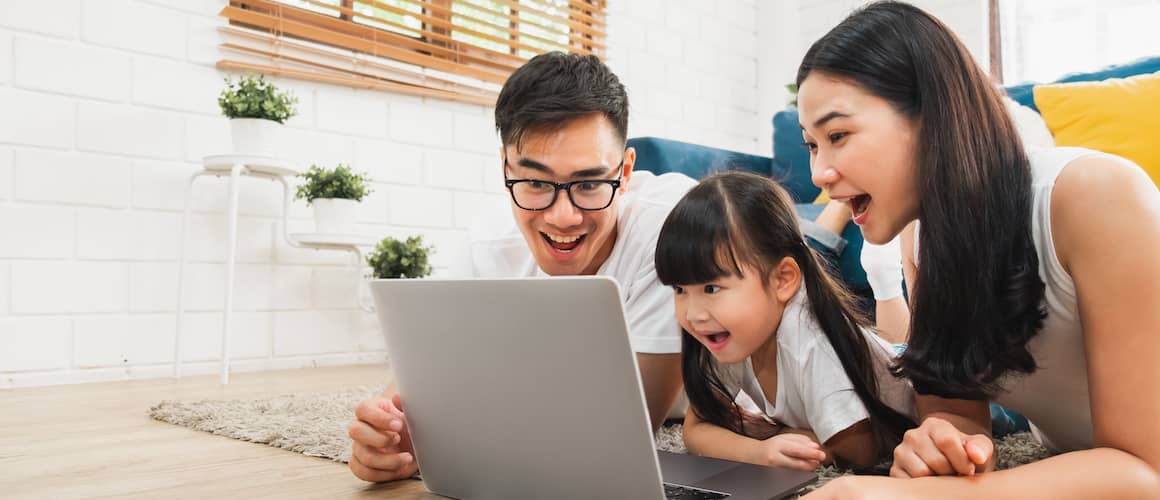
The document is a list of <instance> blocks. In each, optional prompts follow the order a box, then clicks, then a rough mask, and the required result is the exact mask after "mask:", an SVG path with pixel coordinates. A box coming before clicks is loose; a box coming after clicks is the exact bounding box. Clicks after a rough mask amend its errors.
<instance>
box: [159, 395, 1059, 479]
mask: <svg viewBox="0 0 1160 500" xmlns="http://www.w3.org/2000/svg"><path fill="white" fill-rule="evenodd" d="M381 393H382V388H372V387H354V388H350V389H345V390H342V391H338V392H331V393H323V394H308V395H295V394H289V395H284V396H278V397H276V398H271V399H260V400H233V401H212V400H206V401H162V402H161V403H159V404H157V405H156V406H154V407H152V408H150V409H149V416H150V417H152V418H154V419H156V420H160V421H162V422H168V423H171V424H176V425H181V426H185V427H189V428H192V429H196V430H199V431H204V432H210V433H213V434H217V435H219V436H226V437H230V438H234V439H240V440H243V441H250V442H253V443H261V444H267V445H270V446H274V447H277V448H282V449H284V450H290V451H293V452H296V453H302V454H304V455H308V456H312V457H323V458H328V459H331V460H334V461H337V462H346V461H348V460H349V459H350V438H349V437H347V435H346V429H347V424H348V423H349V422H350V419H351V417H352V416H353V415H354V407H355V405H357V404H358V402H359V401H362V400H363V399H366V398H368V397H370V396H372V395H375V394H381ZM656 444H657V449H659V450H665V451H671V452H676V453H684V452H685V451H686V450H685V443H684V441H683V440H682V439H681V426H680V425H679V424H677V425H668V426H665V428H663V429H661V430H660V431H659V432H658V433H657V436H656ZM996 445H997V446H996V447H997V449H998V456H999V461H998V468H999V469H1008V468H1011V467H1014V466H1017V465H1022V464H1026V463H1030V462H1034V461H1036V460H1042V459H1044V458H1047V457H1048V456H1051V454H1050V453H1049V452H1048V451H1047V450H1046V449H1045V448H1044V447H1043V446H1042V445H1040V444H1039V443H1038V442H1036V441H1035V439H1034V438H1032V436H1031V434H1029V433H1019V434H1014V435H1011V436H1007V437H1005V438H1003V439H1001V440H999V442H998V443H996ZM878 470H879V472H885V471H888V470H889V469H888V468H887V467H885V466H880V467H879V468H878ZM849 473H850V471H847V470H841V469H837V468H835V467H832V466H831V467H820V468H818V477H819V478H820V480H819V482H818V484H817V485H815V487H816V486H821V485H822V484H825V482H826V481H828V480H830V479H832V478H835V477H838V476H841V475H845V474H849Z"/></svg>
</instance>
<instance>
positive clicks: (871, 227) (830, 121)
mask: <svg viewBox="0 0 1160 500" xmlns="http://www.w3.org/2000/svg"><path fill="white" fill-rule="evenodd" d="M798 117H799V119H800V120H801V127H802V138H803V139H804V140H805V143H806V146H807V147H808V148H809V149H810V172H811V174H812V176H813V182H814V184H816V185H817V186H818V187H821V188H824V189H826V190H828V191H829V193H830V198H831V199H833V200H838V201H842V202H844V203H848V204H849V205H850V209H851V211H852V212H853V214H854V215H853V220H854V222H855V223H856V224H858V226H859V227H861V228H862V235H863V237H865V238H866V241H869V242H871V243H876V244H885V243H887V242H889V241H890V240H892V239H894V237H895V236H896V235H898V233H900V232H901V231H902V228H904V227H906V225H907V224H908V223H910V221H912V220H914V219H916V218H918V202H919V196H918V180H917V175H916V158H917V149H916V145H917V140H918V134H919V130H918V123H917V120H915V119H912V118H909V117H906V116H903V115H902V114H899V113H898V112H897V111H895V109H894V107H893V106H892V105H891V104H890V103H889V102H888V101H886V100H885V99H883V98H881V97H878V96H875V95H873V94H870V93H868V92H866V91H865V90H863V89H862V88H861V87H859V86H857V85H855V84H853V83H851V82H850V81H849V80H846V79H840V78H836V77H834V76H832V75H830V74H827V73H825V72H820V71H812V72H810V74H809V76H807V77H806V79H805V81H803V82H802V84H801V87H800V90H799V92H798Z"/></svg>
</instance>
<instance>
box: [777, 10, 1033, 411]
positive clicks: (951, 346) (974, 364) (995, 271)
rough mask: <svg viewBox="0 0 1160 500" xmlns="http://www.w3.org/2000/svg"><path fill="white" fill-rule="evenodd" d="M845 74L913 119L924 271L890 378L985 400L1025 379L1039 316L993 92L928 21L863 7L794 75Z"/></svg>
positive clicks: (1023, 159)
mask: <svg viewBox="0 0 1160 500" xmlns="http://www.w3.org/2000/svg"><path fill="white" fill-rule="evenodd" d="M815 71H817V72H822V73H824V74H825V75H827V76H829V77H837V78H841V79H845V80H847V81H849V82H851V83H853V84H855V85H858V86H860V87H861V88H862V89H864V90H865V91H867V92H869V93H871V94H873V95H876V96H878V97H881V98H883V99H885V100H887V101H889V102H890V103H891V104H892V105H893V107H894V108H895V110H896V111H898V112H899V113H901V114H903V115H905V116H907V117H911V118H915V119H916V120H917V123H918V124H919V125H918V126H919V140H918V141H917V144H919V146H918V151H917V159H916V161H917V165H918V166H917V176H918V180H917V182H916V183H915V186H916V189H918V190H919V195H920V200H921V201H920V202H919V213H918V219H919V221H920V222H921V225H920V229H919V231H920V232H921V244H920V245H919V255H918V260H919V262H920V269H919V272H918V277H917V280H916V283H915V284H914V293H913V295H912V296H911V302H910V306H911V310H912V316H911V325H910V339H909V346H908V347H907V350H906V352H905V353H904V354H903V355H902V357H901V359H900V360H899V363H898V366H897V367H896V373H898V374H900V375H904V376H906V377H907V378H909V379H910V380H911V381H912V383H913V384H914V388H915V390H916V391H917V392H918V393H920V394H933V395H937V396H942V397H948V398H960V399H987V398H991V397H993V396H995V395H996V394H997V393H998V392H999V391H1000V390H1001V386H1000V382H1001V380H1000V378H1001V377H1003V376H1004V375H1006V374H1008V373H1013V372H1019V373H1032V372H1034V371H1035V369H1036V364H1035V359H1034V358H1033V357H1032V355H1031V353H1030V352H1029V351H1028V349H1027V343H1028V341H1030V340H1031V338H1032V337H1033V336H1035V334H1036V333H1037V332H1038V331H1039V329H1040V328H1041V327H1042V325H1043V318H1044V317H1045V312H1044V310H1043V307H1042V305H1041V302H1042V300H1043V289H1044V286H1043V282H1042V281H1041V280H1040V279H1039V275H1038V268H1039V260H1038V257H1037V255H1036V252H1035V245H1034V241H1033V240H1032V237H1031V167H1030V165H1029V163H1028V159H1027V155H1026V153H1025V152H1024V149H1023V145H1022V143H1021V141H1020V139H1019V136H1018V134H1017V132H1016V129H1015V126H1014V124H1013V123H1012V121H1011V119H1010V118H1009V117H1008V115H1007V113H1006V111H1005V109H1004V107H1003V103H1002V101H1001V100H1000V99H1001V98H1000V93H999V92H998V90H997V89H996V88H995V87H994V86H993V85H992V83H991V81H990V79H989V78H988V77H987V76H986V75H985V74H984V73H983V71H982V70H981V69H979V67H978V66H977V65H976V64H975V61H974V59H972V58H971V55H970V54H969V53H968V52H967V50H966V48H965V47H964V46H963V44H962V43H961V42H960V41H959V40H958V39H957V38H956V37H955V36H954V34H953V33H951V31H950V30H949V29H947V27H946V26H944V25H943V24H942V23H941V22H939V21H938V20H937V19H935V18H934V17H933V16H931V15H929V14H927V13H926V12H923V11H922V10H920V9H918V8H916V7H914V6H911V5H908V4H905V3H900V2H892V1H886V2H878V3H873V4H870V5H868V6H866V7H864V8H862V9H861V10H858V11H856V12H854V13H853V14H851V15H850V16H849V17H847V18H846V19H845V20H844V21H842V23H841V24H839V25H838V26H837V27H835V28H834V29H832V30H830V32H829V33H827V34H826V35H825V36H823V37H822V38H821V39H820V40H818V41H817V42H815V43H814V44H813V46H811V47H810V49H809V51H807V52H806V55H805V58H804V59H803V60H802V63H801V66H800V67H799V68H798V75H797V83H798V85H799V86H800V85H801V84H802V82H803V81H804V80H806V78H807V77H808V76H809V75H810V74H812V73H813V72H815Z"/></svg>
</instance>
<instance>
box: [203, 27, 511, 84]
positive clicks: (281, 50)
mask: <svg viewBox="0 0 1160 500" xmlns="http://www.w3.org/2000/svg"><path fill="white" fill-rule="evenodd" d="M218 31H219V32H220V33H222V35H224V37H226V38H227V39H230V40H235V41H233V42H226V43H223V44H222V45H221V46H222V48H225V49H228V50H233V51H238V52H244V53H248V54H257V55H261V56H264V57H269V58H271V59H286V60H290V61H293V62H298V63H301V64H306V65H312V66H318V67H325V68H328V69H332V70H334V71H341V72H351V73H357V74H361V75H368V76H372V77H375V78H389V79H392V80H396V81H401V82H404V83H409V84H413V85H435V86H437V87H439V88H442V89H445V90H461V91H475V90H479V91H480V92H484V93H488V92H490V93H495V91H496V90H498V86H496V88H494V89H488V88H485V87H483V86H482V85H481V84H482V82H480V83H479V84H476V85H465V84H463V83H461V82H457V81H452V80H449V79H447V78H444V77H442V76H439V75H438V74H435V73H432V72H429V71H428V72H424V70H423V69H422V68H421V67H420V66H415V65H408V66H407V67H399V66H391V65H387V64H384V63H382V62H380V59H379V58H376V57H372V56H366V55H363V54H359V53H353V54H352V53H351V52H350V51H348V50H343V49H336V48H332V47H328V46H319V45H315V44H314V43H313V42H307V41H299V40H294V39H289V38H285V37H278V36H274V35H270V34H266V33H261V32H257V31H253V30H244V29H238V28H232V27H229V26H223V27H220V28H218ZM288 52H292V53H294V54H297V55H290V54H288ZM370 71H373V73H372V72H370ZM484 85H494V84H484Z"/></svg>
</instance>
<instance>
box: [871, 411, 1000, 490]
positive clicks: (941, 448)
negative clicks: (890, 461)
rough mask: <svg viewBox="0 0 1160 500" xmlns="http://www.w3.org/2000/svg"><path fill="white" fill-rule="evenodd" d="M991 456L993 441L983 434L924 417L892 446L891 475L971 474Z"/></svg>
mask: <svg viewBox="0 0 1160 500" xmlns="http://www.w3.org/2000/svg"><path fill="white" fill-rule="evenodd" d="M994 457H995V444H994V443H993V442H991V438H990V437H989V436H987V435H985V434H966V433H964V432H962V431H960V430H958V429H957V428H955V426H954V425H952V424H951V423H950V422H947V421H946V420H943V419H941V418H938V417H927V418H926V420H923V422H922V425H921V426H919V427H917V428H914V429H911V430H909V431H906V435H905V436H903V438H902V443H901V444H899V445H898V447H897V448H895V449H894V466H893V467H891V468H890V475H891V476H893V477H899V478H907V477H923V476H952V475H960V476H973V475H974V474H975V473H976V472H983V471H985V470H987V468H988V467H990V465H991V464H992V463H994Z"/></svg>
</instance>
